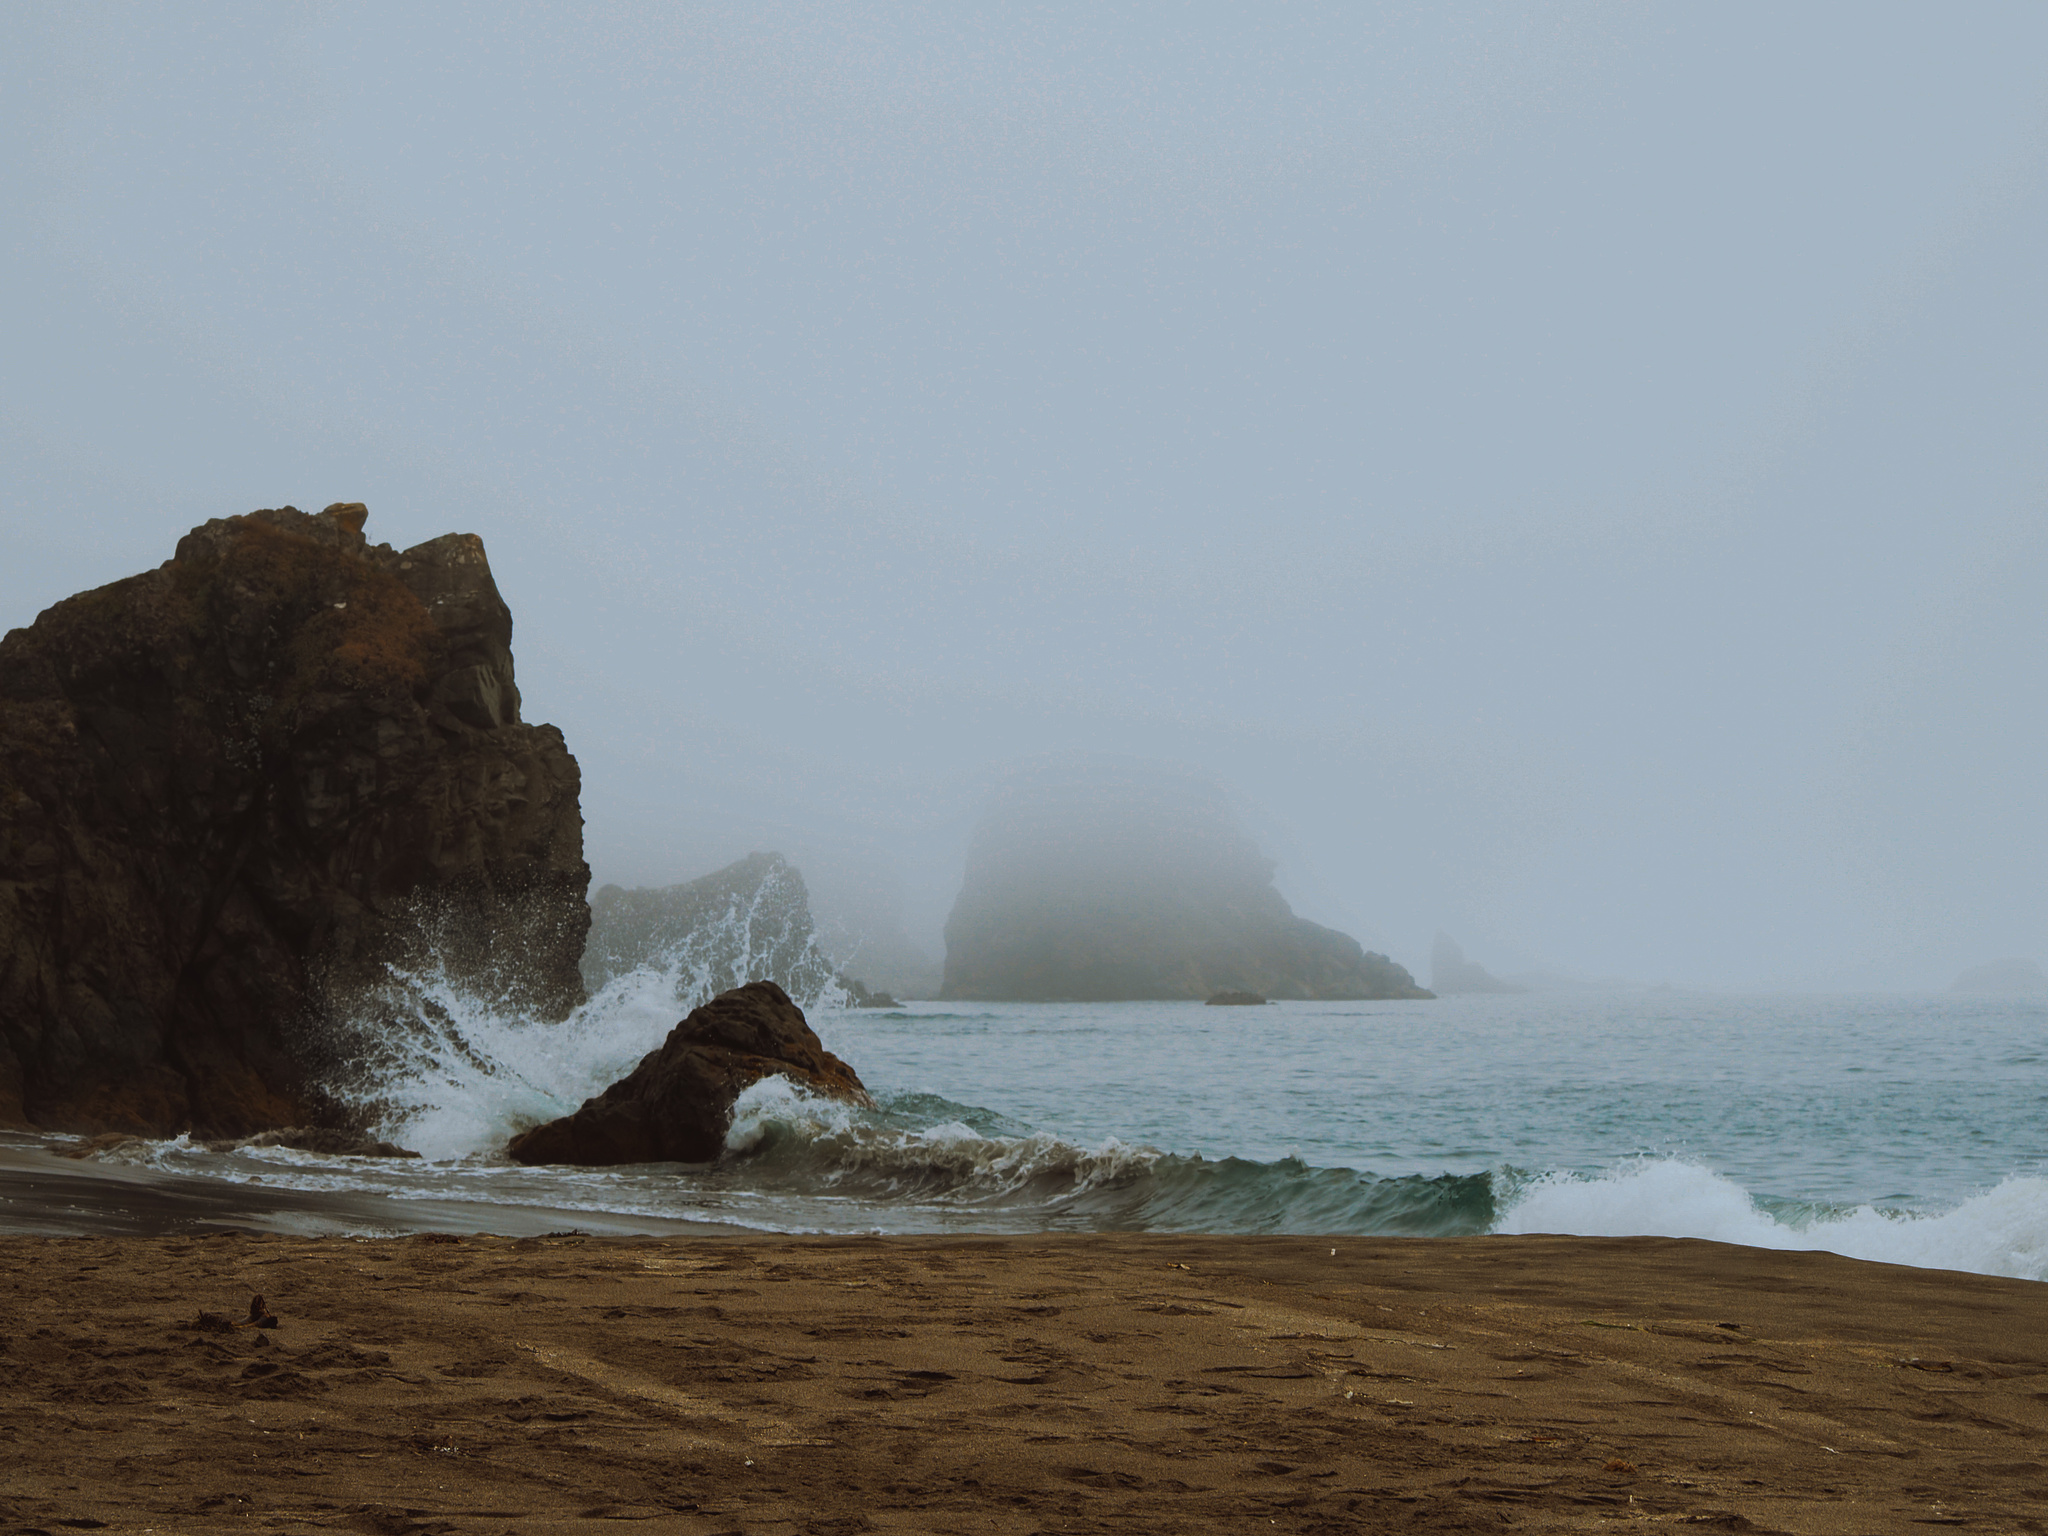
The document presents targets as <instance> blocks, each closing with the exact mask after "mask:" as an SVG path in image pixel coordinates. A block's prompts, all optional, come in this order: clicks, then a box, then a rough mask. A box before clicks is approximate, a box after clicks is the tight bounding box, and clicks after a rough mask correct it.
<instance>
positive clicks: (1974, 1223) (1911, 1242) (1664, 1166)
mask: <svg viewBox="0 0 2048 1536" xmlns="http://www.w3.org/2000/svg"><path fill="white" fill-rule="evenodd" d="M1493 1230H1494V1231H1496V1232H1563V1233H1570V1234H1573V1235H1575V1236H1579V1237H1639V1236H1655V1237H1699V1238H1708V1239H1711V1240H1713V1241H1715V1242H1722V1243H1741V1244H1743V1245H1745V1246H1747V1247H1751V1248H1784V1249H1820V1250H1825V1251H1826V1252H1829V1253H1839V1254H1842V1255H1844V1256H1846V1257H1848V1258H1852V1259H1872V1260H1876V1261H1879V1262H1881V1263H1887V1264H1909V1265H1912V1266H1913V1267H1915V1268H1919V1269H1955V1270H1964V1271H1968V1272H1970V1273H1973V1274H1981V1275H2010V1276H2013V1277H2015V1278H2017V1279H2022V1280H2048V1179H2044V1178H2041V1177H2039V1176H2037V1175H2031V1174H2016V1175H2013V1176H2011V1177H2009V1178H2006V1179H2004V1180H2002V1181H2001V1182H2000V1183H1999V1184H1998V1185H1996V1186H1995V1187H1994V1188H1992V1189H1989V1190H1987V1191H1985V1192H1984V1193H1982V1194H1978V1195H1973V1196H1971V1197H1970V1198H1968V1199H1966V1200H1963V1201H1962V1202H1960V1203H1959V1204H1957V1205H1956V1206H1954V1207H1953V1208H1951V1209H1949V1210H1946V1211H1940V1212H1932V1213H1929V1212H1918V1211H1905V1210H1886V1209H1883V1208H1880V1207H1878V1206H1875V1205H1841V1204H1826V1203H1821V1202H1813V1201H1797V1200H1782V1199H1772V1198H1769V1197H1760V1196H1755V1195H1752V1194H1750V1193H1749V1191H1747V1190H1745V1189H1744V1188H1743V1187H1742V1186H1741V1185H1740V1184H1738V1183H1736V1182H1735V1181H1734V1180H1733V1179H1730V1178H1727V1177H1726V1176H1724V1175H1722V1174H1719V1173H1716V1172H1714V1171H1713V1170H1712V1169H1709V1168H1705V1167H1701V1166H1700V1165H1699V1164H1697V1163H1691V1162H1686V1161H1683V1160H1681V1159H1676V1158H1643V1159H1637V1160H1632V1161H1631V1162H1628V1163H1625V1164H1622V1165H1621V1166H1619V1167H1616V1168H1613V1169H1610V1170H1608V1171H1607V1172H1605V1173H1601V1174H1597V1175H1592V1176H1587V1175H1581V1174H1575V1173H1546V1174H1543V1175H1542V1176H1540V1177H1537V1178H1533V1179H1528V1180H1525V1181H1523V1182H1522V1183H1521V1185H1520V1187H1519V1188H1518V1189H1517V1190H1516V1192H1515V1193H1514V1195H1513V1197H1512V1198H1511V1199H1509V1200H1507V1201H1505V1202H1504V1209H1503V1212H1502V1215H1501V1217H1500V1219H1499V1220H1498V1221H1497V1222H1496V1223H1495V1224H1494V1227H1493Z"/></svg>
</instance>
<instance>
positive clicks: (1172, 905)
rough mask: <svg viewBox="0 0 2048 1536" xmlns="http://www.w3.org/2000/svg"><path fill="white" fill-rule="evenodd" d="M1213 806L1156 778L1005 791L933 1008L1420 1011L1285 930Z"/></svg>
mask: <svg viewBox="0 0 2048 1536" xmlns="http://www.w3.org/2000/svg"><path fill="white" fill-rule="evenodd" d="M1272 882H1273V865H1272V863H1271V861H1270V860H1268V859H1266V858H1265V857H1264V856H1263V855H1261V854H1260V852H1259V850H1258V849H1257V847H1256V846H1254V845H1253V843H1252V842H1251V840H1250V839H1249V838H1247V837H1246V836H1245V835H1244V833H1243V832H1242V831H1240V830H1239V829H1238V827H1237V825H1236V822H1235V819H1234V818H1233V817H1232V816H1231V814H1230V811H1229V808H1228V806H1227V805H1226V804H1225V803H1224V801H1223V800H1222V798H1221V797H1220V796H1219V795H1217V794H1216V793H1215V792H1213V791H1211V790H1208V789H1206V788H1205V787H1203V786H1201V785H1198V784H1194V783H1192V782H1187V781H1182V780H1177V779H1170V778H1166V777H1164V776H1162V775H1143V774H1136V773H1132V774H1119V773H1110V772H1102V773H1088V774H1077V775H1070V776H1065V777H1050V778H1041V779H1036V780H1032V781H1029V782H1023V783H1019V784H1016V785H1013V786H1012V787H1011V789H1010V790H1009V791H1008V792H1007V793H1005V794H1004V795H1003V796H1001V797H1000V798H999V799H998V800H997V801H996V802H995V803H994V804H993V805H992V806H991V808H990V810H989V812H988V814H987V815H986V816H985V817H984V818H983V820H982V823H981V825H980V827H979V828H978V830H977V831H976V833H975V838H974V842H973V845H972V847H971V849H970V850H969V853H968V859H967V878H966V882H965V884H964V885H963V887H962V889H961V892H960V896H959V899H958V900H957V901H956V902H955V903H954V906H953V912H952V915H951V916H950V917H949V918H948V919H947V920H946V978H945V985H944V987H943V989H942V991H941V994H940V995H941V996H943V997H947V998H960V999H980V1000H989V1001H1014V1002H1052V1001H1076V1002H1122V1001H1129V1000H1136V999H1143V998H1191V999H1205V998H1209V997H1212V996H1214V995H1216V994H1217V993H1219V992H1251V993H1256V994H1258V995H1259V996H1261V997H1267V998H1295V999H1300V998H1420V997H1429V996H1431V995H1432V994H1430V993H1428V992H1425V991H1424V990H1423V989H1422V988H1420V987H1418V986H1416V985H1415V978H1414V977H1412V976H1410V975H1409V974H1408V972H1407V971H1406V970H1405V969H1403V968H1402V967H1401V966H1399V965H1397V964H1395V963H1394V962H1393V961H1392V960H1389V959H1388V958H1387V957H1386V956H1385V955H1380V954H1373V953H1371V952H1369V951H1367V950H1365V949H1363V948H1361V947H1360V945H1359V943H1358V941H1357V940H1356V939H1353V938H1351V937H1350V936H1349V935H1348V934H1343V933H1339V932H1337V931H1336V930H1335V929H1333V928H1325V927H1323V926H1321V925H1320V924H1317V923H1312V922H1309V921H1308V920H1307V919H1306V918H1301V917H1296V916H1295V915H1294V912H1293V911H1292V909H1290V908H1289V907H1288V905H1287V902H1286V900H1285V899H1284V898H1283V897H1282V896H1281V895H1280V893H1279V892H1278V891H1276V890H1275V889H1273V883H1272Z"/></svg>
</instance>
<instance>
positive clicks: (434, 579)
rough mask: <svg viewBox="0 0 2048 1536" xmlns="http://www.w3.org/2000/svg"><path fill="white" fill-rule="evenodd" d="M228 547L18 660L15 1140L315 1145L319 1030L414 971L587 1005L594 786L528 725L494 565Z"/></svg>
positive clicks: (46, 636)
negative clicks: (262, 1135)
mask: <svg viewBox="0 0 2048 1536" xmlns="http://www.w3.org/2000/svg"><path fill="white" fill-rule="evenodd" d="M366 516H367V513H366V511H365V509H364V508H363V506H362V505H361V504H360V503H353V502H352V503H337V504H335V505H334V506H331V507H329V508H328V509H327V510H326V511H325V512H323V513H320V514H319V515H317V516H314V515H309V514H307V513H304V512H300V511H299V510H297V509H296V508H293V507H281V508H278V509H275V510H266V511H260V512H252V513H249V514H247V515H246V516H241V517H229V518H218V519H215V520H214V521H212V522H209V523H206V524H204V525H203V526H201V527H199V528H195V529H194V530H193V531H192V532H191V533H189V534H188V535H186V537H185V538H183V539H182V540H180V541H179V544H178V548H177V553H176V555H175V557H174V558H173V559H171V560H169V561H167V562H166V563H165V564H164V565H162V566H160V567H158V568H157V569H156V570H154V571H149V572H146V573H144V574H143V575H140V576H133V577H130V578H128V579H127V580H125V581H117V582H115V583H113V584H112V585H110V586H105V587H100V588H98V589H96V590H94V591H91V592H86V593H81V594H80V595H78V596H76V597H73V598H69V599H67V600H66V601H64V602H61V603H58V604H56V605H55V606H54V607H52V608H50V609H48V610H46V611H45V612H44V613H43V614H42V615H41V616H40V617H38V618H37V620H36V622H35V623H34V624H33V625H32V626H30V627H29V628H27V629H20V630H14V631H12V632H10V633H9V634H8V635H7V636H6V638H5V639H4V640H0V1124H11V1125H28V1126H34V1127H39V1128H45V1129H53V1130H70V1131H82V1132H94V1131H109V1130H118V1131H131V1132H142V1133H147V1134H152V1135H168V1134H174V1133H177V1132H182V1131H191V1132H195V1133H197V1134H200V1135H204V1136H216V1137H217V1136H240V1135H246V1134H249V1133H251V1132H256V1131H262V1130H267V1129H273V1128H277V1127H282V1126H297V1125H305V1124H307V1123H309V1122H310V1121H313V1120H316V1119H317V1118H319V1116H320V1111H321V1109H322V1106H323V1102H324V1101H323V1100H322V1098H321V1095H320V1094H319V1093H318V1091H317V1090H316V1089H315V1087H314V1084H313V1075H314V1073H315V1072H317V1071H318V1070H319V1068H320V1067H321V1065H322V1063H321V1061H320V1059H319V1056H318V1053H317V1051H314V1050H311V1049H309V1043H310V1041H311V1038H312V1037H310V1036H309V1035H308V1034H307V1033H306V1032H305V1031H303V1030H302V1029H301V1028H300V1026H302V1025H303V1024H305V1023H306V1022H307V1021H308V1019H309V1018H310V1017H312V1016H313V1015H315V1014H317V1013H318V1012H319V1011H320V1009H321V1008H322V1007H323V1006H325V1005H326V1004H328V1003H330V1002H333V1001H334V1000H337V999H345V998H347V997H350V996H351V995H353V994H355V993H356V992H358V991H360V990H361V989H363V988H366V987H374V986H375V985H376V984H377V983H378V982H379V981H380V980H381V979H382V978H383V977H384V976H385V975H386V974H387V973H388V968H389V967H390V966H391V965H393V964H403V963H408V962H411V961H416V960H417V954H416V953H415V951H417V949H418V946H419V943H420V942H421V941H420V939H419V937H418V935H419V933H420V925H419V923H418V917H419V915H420V913H421V912H423V911H431V912H432V913H433V914H434V915H435V920H434V923H433V924H432V925H431V926H432V928H433V939H434V941H435V942H436V943H437V945H438V946H439V951H440V953H439V956H438V963H439V964H440V965H442V966H443V967H444V968H445V969H446V970H448V971H449V972H450V973H451V974H454V975H458V976H460V977H461V978H462V979H463V982H464V984H465V985H467V986H469V987H471V988H473V989H474V990H476V991H477V992H478V993H479V994H481V995H486V996H491V997H495V998H500V999H503V1000H504V1001H505V1002H506V1003H508V1004H509V1005H513V1006H517V1007H519V1008H521V1009H523V1010H525V1011H527V1012H528V1013H530V1014H532V1015H534V1016H537V1017H541V1018H560V1017H562V1016H564V1015H565V1014H567V1013H568V1012H569V1010H570V1009H572V1008H573V1007H575V1006H576V1005H577V1004H578V1003H580V1002H581V1001H582V998H583V985H582V978H581V977H580V975H579V974H578V972H577V965H576V962H577V957H578V955H579V954H580V953H581V951H582V948H583V936H584V930H585V928H586V926H587V924H588V921H589V918H588V911H587V909H586V908H585V906H584V903H583V893H584V890H585V889H586V887H587V885H588V883H589V878H590V874H589V869H588V867H587V866H586V865H585V864H584V862H583V819H582V814H581V811H580V809H579V807H578V803H577V797H578V791H579V787H580V781H579V775H578V772H577V767H576V761H575V759H574V758H573V757H571V756H570V755H569V751H568V748H567V746H566V745H565V744H564V742H563V740H562V735H561V732H559V731H558V730H556V729H555V728H554V727H553V726H547V725H527V724H525V723H523V722H522V721H521V720H520V718H519V690H518V688H517V686H516V685H515V684H514V681H513V675H512V650H511V642H512V615H511V613H510V611H509V610H508V609H507V608H506V606H505V603H504V600H503V598H501V597H500V596H499V594H498V589H497V585H496V583H495V582H493V580H492V579H491V570H490V565H489V563H488V561H487V560H486V559H485V557H484V548H483V544H482V541H481V540H479V539H478V538H477V537H476V536H475V535H473V534H447V535H444V536H443V537H441V538H438V539H434V540H431V541H429V542H428V543H425V544H421V545H419V546H417V547H415V548H413V549H408V550H405V551H402V552H401V551H397V550H393V549H392V548H391V547H390V546H389V545H382V544H380V545H371V544H370V543H369V542H368V541H367V540H366V539H365V538H364V536H363V524H364V519H365V517H366Z"/></svg>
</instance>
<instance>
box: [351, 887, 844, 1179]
mask: <svg viewBox="0 0 2048 1536" xmlns="http://www.w3.org/2000/svg"><path fill="white" fill-rule="evenodd" d="M764 899H765V898H764V897H763V895H762V893H761V892H756V893H754V897H753V900H752V902H751V903H749V904H738V903H736V904H735V905H733V907H732V908H731V909H730V910H728V911H727V912H726V913H725V914H723V916H722V917H720V918H718V919H714V920H713V921H711V922H708V923H705V924H702V925H700V926H699V927H698V928H697V929H694V930H693V931H691V932H690V933H688V934H686V935H684V936H682V937H681V938H680V939H678V940H677V941H676V942H675V943H673V944H671V945H670V946H669V948H668V949H667V950H666V951H665V952H664V953H661V954H658V955H655V956H653V957H652V958H651V959H649V960H648V961H647V962H646V963H644V964H642V965H640V966H639V967H637V968H636V969H634V970H632V971H629V972H627V973H626V974H624V975H622V976H618V977H616V978H614V979H613V980H612V981H610V982H609V983H607V984H606V985H605V986H604V987H603V989H602V990H600V991H599V992H598V993H597V995H596V996H594V997H592V998H591V999H590V1000H589V1001H588V1002H586V1003H585V1004H584V1005H583V1006H582V1007H580V1008H578V1009H577V1010H576V1011H575V1012H574V1013H572V1014H571V1015H570V1016H569V1017H568V1018H567V1019H565V1020H562V1021H561V1022H559V1023H541V1022H535V1021H533V1020H531V1019H528V1018H525V1017H522V1016H519V1015H516V1014H508V1013H505V1012H503V1011H501V1010H500V1009H499V1008H497V1007H495V1006H494V1005H493V1004H492V1003H491V1002H489V1001H488V1000H487V999H484V998H481V997H479V996H477V995H476V994H475V993H473V992H471V991H469V990H467V989H465V988H464V987H462V986H461V985H459V984H458V983H456V982H454V981H453V980H451V979H450V978H449V977H448V976H447V975H446V973H445V972H443V971H440V970H438V969H425V970H419V971H400V970H394V971H393V972H392V973H391V978H390V984H389V985H388V986H387V987H385V988H383V989H381V990H380V991H379V992H378V993H377V995H375V996H372V997H369V998H366V999H364V1000H363V1004H362V1019H361V1020H360V1021H359V1022H357V1023H356V1024H355V1025H354V1027H353V1028H352V1027H351V1024H350V1021H349V1020H347V1019H345V1018H344V1019H339V1020H337V1021H336V1028H337V1029H339V1030H342V1031H343V1032H345V1033H346V1034H348V1035H350V1036H351V1037H352V1039H353V1042H354V1047H355V1051H354V1056H353V1059H352V1061H351V1063H350V1068H349V1070H348V1071H347V1072H345V1073H344V1074H343V1075H342V1077H341V1078H340V1080H338V1081H336V1082H334V1083H332V1084H330V1087H331V1089H332V1091H333V1092H334V1093H335V1094H336V1096H337V1097H339V1098H341V1099H342V1100H343V1101H344V1102H348V1103H351V1104H353V1105H355V1106H356V1107H357V1108H359V1109H360V1110H362V1111H363V1112H364V1113H365V1115H366V1117H367V1119H368V1120H369V1121H370V1123H371V1124H372V1126H373V1128H374V1129H375V1131H376V1132H377V1134H378V1135H380V1136H383V1137H386V1138H388V1139H389V1140H392V1141H395V1142H398V1143H400V1144H402V1145H404V1146H407V1147H410V1148H412V1149H413V1150H414V1151H417V1152H419V1153H420V1154H422V1156H424V1157H425V1158H427V1159H428V1160H430V1161H437V1162H448V1161H454V1160H458V1159H462V1158H466V1157H475V1156H480V1155H489V1154H493V1153H495V1152H497V1151H498V1150H499V1149H500V1148H502V1147H503V1146H504V1144H505V1141H506V1139H507V1138H508V1137H510V1136H512V1135H513V1134H515V1133H516V1132H518V1131H521V1130H523V1129H525V1128H526V1127H528V1126H532V1125H538V1124H540V1123H541V1122H542V1121H544V1120H552V1119H554V1118H556V1117H557V1116H560V1115H566V1114H570V1113H572V1112H573V1111H574V1110H575V1109H576V1107H577V1106H578V1105H580V1104H581V1103H582V1102H583V1101H584V1100H585V1099H587V1098H590V1097H591V1096H592V1095H594V1094H597V1093H601V1092H602V1091H603V1090H604V1089H605V1088H607V1087H609V1086H610V1085H611V1084H612V1083H614V1082H616V1081H618V1079H619V1078H621V1077H623V1076H625V1075H626V1074H627V1073H628V1072H630V1071H632V1069H633V1067H634V1066H635V1065H636V1064H637V1063H638V1062H639V1060H640V1058H641V1057H643V1056H645V1055H646V1054H647V1053H648V1052H649V1051H651V1050H653V1049H654V1048H655V1047H657V1046H658V1045H660V1044H661V1042H662V1041H663V1040H664V1039H666V1038H667V1037H668V1033H669V1031H670V1030H671V1029H673V1028H674V1027H675V1024H676V1021H677V1020H678V1019H680V1018H682V1017H683V1015H684V1014H686V1013H687V1012H688V1011H689V1010H690V1009H692V1008H694V1007H696V1006H697V1005H698V1004H700V1003H702V1002H704V1001H706V1000H707V999H708V998H710V997H711V996H712V995H713V994H714V993H715V992H716V991H718V990H719V989H720V988H721V987H722V986H725V985H730V984H732V980H733V978H734V977H754V976H760V975H767V974H769V971H768V970H767V969H764V967H766V966H768V964H769V961H770V959H771V958H772V955H771V951H773V949H774V945H773V943H771V942H770V940H773V939H775V938H776V937H777V935H778V934H780V930H776V932H775V933H770V934H768V936H767V938H764V937H763V933H764V932H765V931H766V930H765V929H764V928H763V924H762V922H761V920H760V913H759V911H758V910H757V909H758V908H759V907H760V905H761V903H762V901H763V900H764ZM782 937H785V938H786V935H782ZM785 947H786V946H785ZM795 1001H796V1002H797V1004H798V1005H799V1006H800V1007H802V1008H804V1009H805V1010H806V1011H807V1012H809V1013H811V1014H812V1015H813V1018H812V1023H813V1026H814V1027H815V1026H816V1025H817V1024H818V1023H819V1022H820V1018H819V1015H820V1014H823V1015H825V1016H830V1015H833V1014H835V1013H836V1012H838V1011H840V1010H843V1008H844V1006H845V1003H846V995H845V992H844V989H843V988H841V987H840V986H839V984H838V983H837V982H836V981H835V980H827V981H826V982H825V983H823V985H822V987H821V988H819V989H817V990H814V991H813V992H812V993H810V994H807V995H804V996H800V997H798V998H796V999H795Z"/></svg>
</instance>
